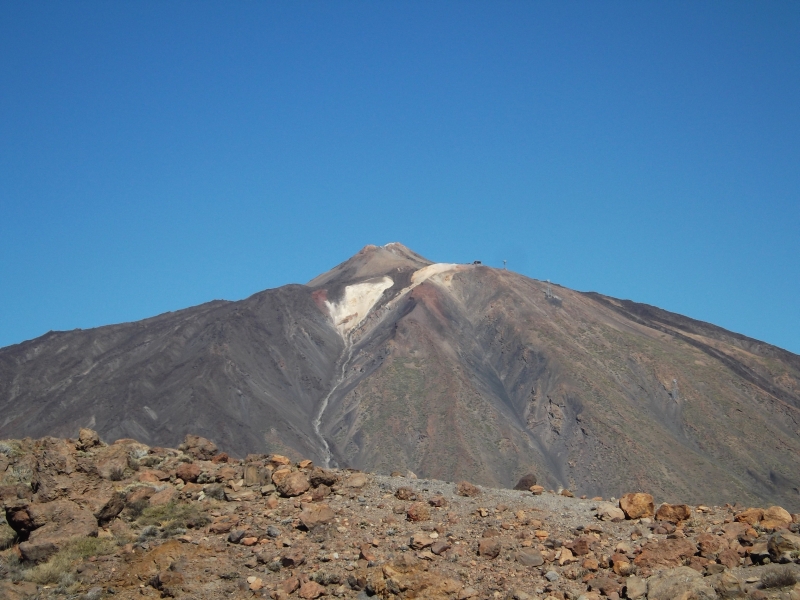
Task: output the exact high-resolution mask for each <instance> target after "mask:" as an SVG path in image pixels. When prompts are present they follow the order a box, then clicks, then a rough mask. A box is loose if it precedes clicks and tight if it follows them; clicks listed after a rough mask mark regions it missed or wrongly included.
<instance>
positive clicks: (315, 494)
mask: <svg viewBox="0 0 800 600" xmlns="http://www.w3.org/2000/svg"><path fill="white" fill-rule="evenodd" d="M330 495H331V488H329V487H328V486H327V485H325V484H324V483H323V484H321V485H318V486H317V487H315V488H314V490H313V491H312V492H311V499H312V500H313V501H314V502H320V501H321V500H324V499H325V498H327V497H328V496H330Z"/></svg>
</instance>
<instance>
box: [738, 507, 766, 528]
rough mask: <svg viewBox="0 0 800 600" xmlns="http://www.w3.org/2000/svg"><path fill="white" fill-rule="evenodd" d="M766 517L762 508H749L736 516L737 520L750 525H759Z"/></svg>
mask: <svg viewBox="0 0 800 600" xmlns="http://www.w3.org/2000/svg"><path fill="white" fill-rule="evenodd" d="M763 517H764V511H763V510H762V509H760V508H748V509H747V510H744V511H742V512H740V513H739V514H738V515H736V520H737V521H739V522H740V523H747V524H748V525H758V523H759V522H761V519H762V518H763Z"/></svg>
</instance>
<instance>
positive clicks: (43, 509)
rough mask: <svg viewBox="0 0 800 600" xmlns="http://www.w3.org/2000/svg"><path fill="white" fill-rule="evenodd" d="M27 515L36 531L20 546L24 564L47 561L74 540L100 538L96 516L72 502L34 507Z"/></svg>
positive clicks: (32, 506) (31, 506)
mask: <svg viewBox="0 0 800 600" xmlns="http://www.w3.org/2000/svg"><path fill="white" fill-rule="evenodd" d="M26 511H27V514H28V515H29V517H30V521H31V525H32V527H33V531H31V533H30V535H29V537H28V540H27V541H25V542H22V543H21V544H20V545H19V551H20V554H21V555H22V558H23V559H24V560H27V561H30V562H39V561H42V560H46V559H48V558H49V557H50V556H52V555H53V554H55V553H56V552H58V550H60V549H61V548H62V547H63V545H64V544H66V543H67V542H70V541H71V540H74V539H78V538H84V537H95V536H97V520H96V519H95V518H94V515H93V514H92V513H91V512H90V511H88V510H86V509H85V508H81V507H80V506H78V505H77V504H75V503H74V502H70V501H69V500H55V501H53V502H47V503H46V504H31V505H29V506H28V507H27V509H26Z"/></svg>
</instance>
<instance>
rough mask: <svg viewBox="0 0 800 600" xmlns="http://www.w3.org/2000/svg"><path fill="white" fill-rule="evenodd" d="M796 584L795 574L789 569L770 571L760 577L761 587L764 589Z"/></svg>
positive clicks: (778, 568) (779, 568)
mask: <svg viewBox="0 0 800 600" xmlns="http://www.w3.org/2000/svg"><path fill="white" fill-rule="evenodd" d="M795 583H797V574H796V573H795V572H794V570H792V568H791V567H777V568H775V569H770V570H769V571H767V572H766V573H764V575H762V576H761V585H763V586H764V587H765V588H782V587H789V586H791V585H794V584H795Z"/></svg>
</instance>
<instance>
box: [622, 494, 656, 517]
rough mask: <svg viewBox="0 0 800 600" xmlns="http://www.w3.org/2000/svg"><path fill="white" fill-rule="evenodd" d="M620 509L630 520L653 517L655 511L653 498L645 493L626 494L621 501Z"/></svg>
mask: <svg viewBox="0 0 800 600" xmlns="http://www.w3.org/2000/svg"><path fill="white" fill-rule="evenodd" d="M619 507H620V508H621V509H622V512H624V513H625V516H626V517H627V518H628V519H641V518H642V517H652V516H653V514H654V511H655V507H654V506H653V496H651V495H650V494H643V493H636V494H625V495H624V496H622V498H620V499H619Z"/></svg>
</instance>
